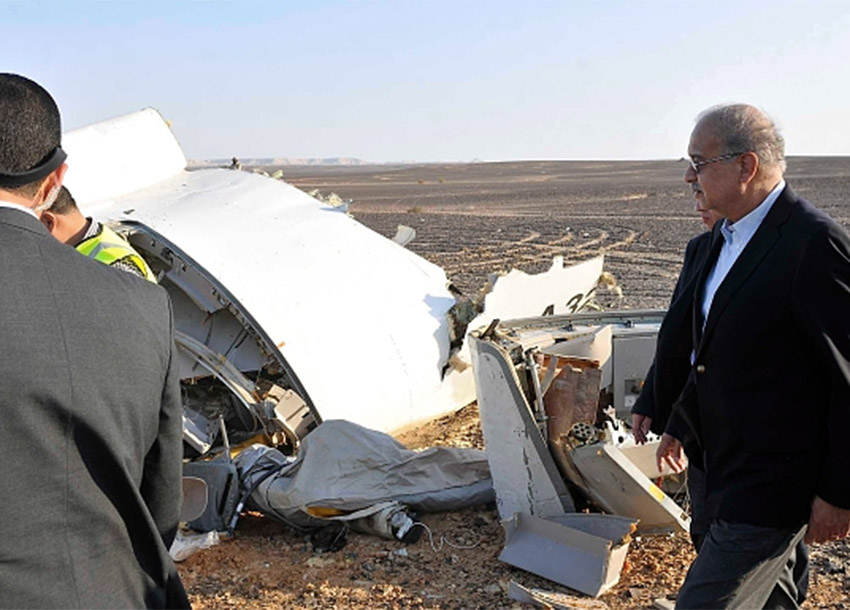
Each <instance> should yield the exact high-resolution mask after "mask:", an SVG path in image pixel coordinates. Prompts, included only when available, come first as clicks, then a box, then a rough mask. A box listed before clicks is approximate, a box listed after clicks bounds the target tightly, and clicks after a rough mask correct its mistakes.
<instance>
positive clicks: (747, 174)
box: [740, 152, 759, 184]
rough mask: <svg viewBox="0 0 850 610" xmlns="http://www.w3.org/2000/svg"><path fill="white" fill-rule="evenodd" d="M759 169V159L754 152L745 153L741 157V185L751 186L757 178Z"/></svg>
mask: <svg viewBox="0 0 850 610" xmlns="http://www.w3.org/2000/svg"><path fill="white" fill-rule="evenodd" d="M758 169H759V157H758V155H757V154H756V153H754V152H745V153H743V154H742V155H741V174H740V181H741V184H749V183H750V182H751V181H752V180H753V178H755V177H756V174H757V173H758Z"/></svg>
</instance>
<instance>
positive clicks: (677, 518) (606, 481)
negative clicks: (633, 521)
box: [572, 443, 690, 533]
mask: <svg viewBox="0 0 850 610" xmlns="http://www.w3.org/2000/svg"><path fill="white" fill-rule="evenodd" d="M572 458H573V463H574V464H575V465H576V468H578V470H579V472H580V473H581V475H582V477H583V478H584V480H585V482H586V484H587V489H588V490H589V491H590V494H591V496H592V497H593V499H594V501H595V502H596V503H597V504H599V505H600V506H603V507H605V508H606V509H607V510H610V511H611V512H613V513H615V514H618V515H632V516H639V517H640V526H639V529H640V531H641V532H644V533H665V532H671V531H681V532H687V531H688V527H689V522H690V519H689V518H688V516H687V513H685V511H684V510H683V509H682V508H681V507H680V506H679V505H678V504H676V503H675V502H673V500H672V499H671V498H670V497H669V496H668V495H667V494H665V493H664V492H663V491H662V490H661V488H660V487H658V486H657V485H656V484H655V483H653V482H652V481H651V480H649V479H648V478H647V477H646V475H645V474H644V473H642V472H641V471H640V470H639V469H638V468H637V466H635V465H634V464H633V463H632V462H631V460H629V459H628V458H627V457H626V456H625V455H624V454H623V452H621V451H620V450H619V449H618V448H617V447H615V446H614V445H610V444H607V443H595V444H593V445H586V446H584V447H579V448H577V449H575V450H573V452H572Z"/></svg>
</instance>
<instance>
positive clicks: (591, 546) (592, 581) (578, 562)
mask: <svg viewBox="0 0 850 610" xmlns="http://www.w3.org/2000/svg"><path fill="white" fill-rule="evenodd" d="M636 523H637V522H636V520H634V519H629V518H627V517H618V516H615V515H599V514H586V513H571V514H567V515H562V516H560V517H549V518H547V519H541V518H539V517H534V516H531V515H527V514H523V513H517V514H516V515H514V516H513V517H512V518H511V519H509V520H507V521H506V522H504V524H503V525H504V526H505V548H504V549H502V553H501V555H499V559H500V560H501V561H504V562H505V563H509V564H511V565H512V566H515V567H518V568H522V569H523V570H526V571H528V572H531V573H532V574H537V575H538V576H542V577H543V578H547V579H549V580H551V581H554V582H557V583H559V584H562V585H564V586H565V587H570V588H571V589H575V590H576V591H579V592H581V593H584V594H585V595H591V596H597V595H600V594H602V593H604V592H605V591H607V590H608V589H610V588H611V587H613V586H614V585H615V584H617V582H618V581H619V579H620V571H621V570H622V568H623V563H624V562H625V560H626V553H627V552H628V549H629V542H630V541H631V534H632V532H634V529H635V525H636Z"/></svg>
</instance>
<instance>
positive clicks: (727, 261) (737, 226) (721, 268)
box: [702, 180, 785, 329]
mask: <svg viewBox="0 0 850 610" xmlns="http://www.w3.org/2000/svg"><path fill="white" fill-rule="evenodd" d="M784 188H785V180H780V181H779V184H777V185H776V186H775V187H774V188H773V190H772V191H770V193H769V194H768V196H767V197H765V198H764V201H762V202H761V203H760V204H759V205H758V207H757V208H756V209H754V210H753V211H752V212H750V213H749V214H747V215H746V216H744V217H743V218H741V219H740V220H738V222H735V223H732V222H729V219H728V218H724V219H723V224H722V225H720V232H721V233H722V234H723V247H722V248H721V249H720V255H719V256H718V257H717V262H716V263H715V264H714V268H713V269H712V270H711V272H710V273H709V274H708V277H707V278H706V280H705V291H704V292H703V296H702V327H703V329H705V322H706V320H708V312H709V311H711V302H712V301H713V300H714V295H715V294H717V289H718V288H720V285H721V284H722V283H723V280H724V279H725V278H726V276H727V275H728V274H729V270H730V269H732V266H733V265H734V264H735V261H737V260H738V257H739V256H740V255H741V252H742V251H743V250H744V248H746V247H747V244H748V243H750V240H751V239H752V237H753V235H754V234H755V232H756V230H757V229H758V228H759V227H760V226H761V223H762V221H763V220H764V218H765V216H767V213H768V212H769V211H770V208H772V207H773V204H774V202H775V201H776V200H777V198H778V197H779V194H780V193H781V192H782V189H784Z"/></svg>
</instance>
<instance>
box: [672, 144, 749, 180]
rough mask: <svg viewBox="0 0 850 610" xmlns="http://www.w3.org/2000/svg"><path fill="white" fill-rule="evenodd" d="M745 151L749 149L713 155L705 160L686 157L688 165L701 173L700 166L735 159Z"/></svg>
mask: <svg viewBox="0 0 850 610" xmlns="http://www.w3.org/2000/svg"><path fill="white" fill-rule="evenodd" d="M745 152H747V151H745V150H742V151H741V152H733V153H726V154H725V155H720V156H719V157H712V158H711V159H706V160H705V161H694V160H693V159H688V158H685V161H686V162H687V164H688V167H690V168H691V169H692V170H694V173H695V174H699V170H700V168H701V167H703V166H705V165H708V164H710V163H717V162H718V161H727V160H729V159H734V158H735V157H740V156H741V155H743V154H744V153H745Z"/></svg>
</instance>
